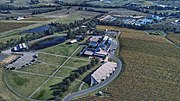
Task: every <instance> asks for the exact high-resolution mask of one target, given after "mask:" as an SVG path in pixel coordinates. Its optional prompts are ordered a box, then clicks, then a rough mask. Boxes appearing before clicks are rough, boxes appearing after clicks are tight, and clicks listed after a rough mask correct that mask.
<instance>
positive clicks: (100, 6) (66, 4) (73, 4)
mask: <svg viewBox="0 0 180 101" xmlns="http://www.w3.org/2000/svg"><path fill="white" fill-rule="evenodd" d="M57 3H58V4H62V5H63V6H81V7H94V8H121V6H120V5H118V4H117V5H96V4H91V3H62V2H60V3H59V2H57Z"/></svg>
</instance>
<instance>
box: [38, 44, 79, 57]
mask: <svg viewBox="0 0 180 101" xmlns="http://www.w3.org/2000/svg"><path fill="white" fill-rule="evenodd" d="M77 48H78V44H65V43H62V44H60V45H56V46H52V47H49V48H46V49H42V50H40V51H42V52H47V53H51V54H57V55H64V56H70V55H71V54H72V53H73V52H74V51H75V50H76V49H77Z"/></svg>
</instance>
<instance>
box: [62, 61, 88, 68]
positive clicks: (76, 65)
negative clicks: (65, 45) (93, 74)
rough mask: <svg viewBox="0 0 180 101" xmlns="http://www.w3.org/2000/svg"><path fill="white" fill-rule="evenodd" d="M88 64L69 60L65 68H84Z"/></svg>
mask: <svg viewBox="0 0 180 101" xmlns="http://www.w3.org/2000/svg"><path fill="white" fill-rule="evenodd" d="M88 63H89V62H88V61H82V60H78V59H70V60H69V61H68V62H67V63H66V64H65V66H68V67H73V68H79V67H81V66H85V65H87V64H88Z"/></svg>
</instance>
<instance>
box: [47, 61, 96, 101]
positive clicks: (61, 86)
mask: <svg viewBox="0 0 180 101" xmlns="http://www.w3.org/2000/svg"><path fill="white" fill-rule="evenodd" d="M98 63H99V59H98V58H95V59H93V60H91V62H90V64H88V65H86V66H82V67H80V68H78V69H77V70H74V72H73V73H71V74H70V75H69V76H68V77H66V78H65V79H63V81H62V82H60V83H58V84H55V85H51V86H50V90H52V91H53V94H52V95H53V96H54V97H55V99H56V98H58V97H61V96H62V94H63V93H64V92H65V91H67V90H68V88H69V86H70V85H71V83H72V82H73V81H75V80H76V79H77V78H79V77H80V76H81V75H82V74H84V73H85V72H87V70H90V69H91V68H93V67H94V66H96V65H97V64H98Z"/></svg>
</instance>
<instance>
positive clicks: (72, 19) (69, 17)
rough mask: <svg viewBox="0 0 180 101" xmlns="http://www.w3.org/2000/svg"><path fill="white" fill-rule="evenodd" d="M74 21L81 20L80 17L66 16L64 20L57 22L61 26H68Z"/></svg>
mask: <svg viewBox="0 0 180 101" xmlns="http://www.w3.org/2000/svg"><path fill="white" fill-rule="evenodd" d="M75 20H82V18H81V16H80V15H72V16H67V17H64V18H61V19H59V20H58V21H57V22H60V23H63V24H69V23H72V22H74V21H75Z"/></svg>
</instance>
